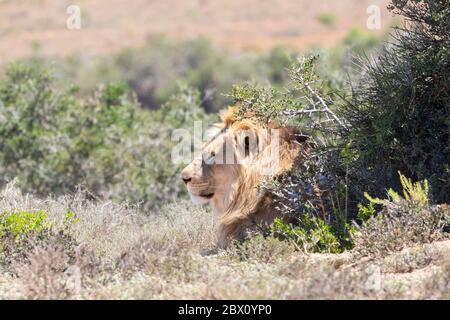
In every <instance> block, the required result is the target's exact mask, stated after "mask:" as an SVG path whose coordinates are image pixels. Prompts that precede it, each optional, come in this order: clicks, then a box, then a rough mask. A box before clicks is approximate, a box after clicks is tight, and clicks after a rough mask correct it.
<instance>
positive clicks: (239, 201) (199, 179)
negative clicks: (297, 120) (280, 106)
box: [181, 107, 300, 237]
mask: <svg viewBox="0 0 450 320" xmlns="http://www.w3.org/2000/svg"><path fill="white" fill-rule="evenodd" d="M237 113H238V107H231V108H229V109H228V110H227V111H226V112H224V113H222V115H221V118H222V122H221V123H217V124H214V125H213V126H212V127H211V128H210V129H209V130H208V140H207V142H206V143H205V144H204V145H203V148H202V152H201V154H199V155H198V156H197V157H196V158H195V159H194V160H193V161H192V162H191V163H190V164H189V165H188V166H187V167H186V168H184V169H183V171H182V173H181V177H182V179H183V181H184V182H185V183H186V186H187V189H188V191H189V194H190V196H191V199H192V201H193V202H194V203H197V204H205V203H209V204H210V205H211V206H212V208H213V210H214V211H215V212H216V213H217V214H219V215H220V216H221V219H222V222H223V221H224V220H223V219H224V218H225V217H226V219H227V220H229V221H232V220H233V217H236V218H237V217H239V219H240V221H241V222H242V220H243V218H245V217H250V216H255V215H258V212H257V211H258V207H260V204H261V202H263V201H262V200H263V195H262V194H261V193H259V192H258V190H257V188H256V187H257V185H258V184H259V183H260V182H261V180H262V179H263V178H264V177H265V176H276V175H279V174H281V173H283V172H285V171H287V170H289V169H290V168H291V166H292V163H293V161H294V159H295V157H296V155H297V153H298V151H299V147H300V144H299V143H298V142H297V139H296V137H295V132H294V131H293V130H292V129H288V128H280V127H279V126H277V125H274V124H270V125H262V124H261V123H260V122H258V121H257V120H256V119H255V118H252V117H245V118H243V119H238V117H237ZM259 214H261V212H260V213H259ZM265 215H267V213H265ZM252 218H253V217H252ZM263 220H264V219H263ZM222 229H223V228H222ZM228 233H230V232H228ZM226 236H227V235H224V237H226Z"/></svg>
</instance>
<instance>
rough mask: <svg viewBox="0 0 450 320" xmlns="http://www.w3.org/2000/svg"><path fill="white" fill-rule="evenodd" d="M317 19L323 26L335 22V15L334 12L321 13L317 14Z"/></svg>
mask: <svg viewBox="0 0 450 320" xmlns="http://www.w3.org/2000/svg"><path fill="white" fill-rule="evenodd" d="M317 20H318V21H319V22H320V23H322V24H323V25H325V26H328V27H331V26H334V25H335V24H336V22H337V17H336V16H335V15H334V14H330V13H322V14H320V15H318V16H317Z"/></svg>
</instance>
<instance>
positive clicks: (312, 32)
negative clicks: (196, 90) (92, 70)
mask: <svg viewBox="0 0 450 320" xmlns="http://www.w3.org/2000/svg"><path fill="white" fill-rule="evenodd" d="M387 3H388V1H386V0H339V1H330V0H316V1H309V0H283V1H275V0H244V1H238V0H214V1H212V0H186V1H177V0H151V1H148V0H147V1H146V0H129V1H120V0H110V1H105V0H79V1H66V0H26V1H23V0H2V1H0V61H1V62H2V63H5V62H7V61H10V60H12V59H15V58H18V57H23V56H26V55H28V54H30V53H31V52H32V51H33V48H34V49H36V48H38V47H39V49H40V50H41V52H42V53H43V54H47V55H68V54H71V53H82V54H84V55H87V56H90V55H93V54H98V53H108V52H111V51H116V50H118V49H121V48H124V47H136V46H140V45H141V44H143V43H144V42H145V41H146V39H148V38H149V37H152V36H155V35H159V34H166V35H168V36H170V37H173V38H181V39H188V38H195V37H198V36H202V37H206V38H208V39H209V40H211V41H212V42H213V43H214V44H216V45H217V46H219V47H226V48H231V49H237V50H246V51H248V50H261V49H267V48H270V47H273V46H277V45H283V46H288V47H293V48H300V49H302V48H306V47H309V46H312V45H321V46H325V47H328V46H331V45H333V44H335V43H336V42H337V41H339V40H341V39H342V38H343V37H344V36H345V35H346V34H347V33H348V32H349V30H350V29H352V28H360V29H363V30H365V29H367V27H366V21H367V19H368V17H369V14H368V13H367V12H366V11H367V8H368V7H369V6H371V5H377V6H379V8H380V9H381V28H382V30H380V31H374V32H378V33H380V32H383V31H385V30H386V29H387V28H388V27H389V26H390V25H391V24H392V22H393V20H392V19H393V18H392V15H391V14H390V13H389V12H388V11H387V10H386V5H387ZM71 4H76V5H79V6H80V9H81V29H80V30H69V29H67V28H66V20H67V18H68V17H69V15H68V14H67V13H66V10H67V7H68V6H69V5H71Z"/></svg>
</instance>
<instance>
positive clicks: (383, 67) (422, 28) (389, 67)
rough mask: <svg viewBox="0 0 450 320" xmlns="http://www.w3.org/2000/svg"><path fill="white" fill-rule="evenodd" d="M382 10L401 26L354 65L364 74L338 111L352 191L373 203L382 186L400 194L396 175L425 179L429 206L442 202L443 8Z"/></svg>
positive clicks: (419, 4) (447, 104) (415, 4)
mask: <svg viewBox="0 0 450 320" xmlns="http://www.w3.org/2000/svg"><path fill="white" fill-rule="evenodd" d="M390 9H391V10H393V11H394V12H396V13H399V14H401V15H403V16H404V17H405V18H406V20H407V22H406V25H405V26H404V27H403V28H398V29H397V31H396V32H395V33H394V35H393V36H394V41H393V42H392V43H390V44H389V45H387V46H386V47H385V49H384V50H383V51H381V52H380V54H379V55H378V57H376V58H374V59H363V60H362V61H361V62H360V64H361V66H362V69H363V70H362V71H363V74H364V75H363V77H362V78H361V79H360V80H359V82H358V85H355V86H354V93H353V95H352V98H351V99H349V100H348V103H345V104H344V105H343V108H342V113H343V116H344V117H345V119H346V121H348V123H349V125H350V126H351V130H348V131H346V132H345V133H344V134H343V135H344V139H345V140H346V141H348V142H349V143H351V148H352V149H353V151H354V152H355V154H356V155H357V156H356V157H355V159H354V160H355V161H353V162H352V164H351V167H354V169H351V170H350V171H351V172H350V174H351V181H352V182H353V183H352V185H353V187H354V188H356V189H359V190H363V189H366V191H370V193H371V194H374V195H377V196H381V195H382V194H383V193H384V189H385V187H386V186H387V185H389V186H393V187H394V188H396V189H397V190H399V189H400V188H401V186H400V180H399V177H398V175H397V171H401V172H402V173H404V174H405V175H407V176H408V177H411V178H413V179H415V180H424V179H428V181H429V182H430V188H431V194H432V196H433V200H434V201H436V202H449V194H450V193H449V189H450V185H449V181H450V180H449V172H450V171H449V159H450V148H449V143H448V142H449V115H450V112H449V110H450V109H449V108H450V100H449V92H450V88H449V81H448V79H449V77H450V74H449V72H450V11H449V10H450V7H449V3H448V1H446V0H437V1H432V0H430V1H428V0H421V1H405V0H401V1H400V0H399V1H397V0H394V1H392V4H391V5H390ZM360 194H361V193H360Z"/></svg>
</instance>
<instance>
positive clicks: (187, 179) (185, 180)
mask: <svg viewBox="0 0 450 320" xmlns="http://www.w3.org/2000/svg"><path fill="white" fill-rule="evenodd" d="M183 181H184V183H188V182H189V181H191V178H183Z"/></svg>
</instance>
